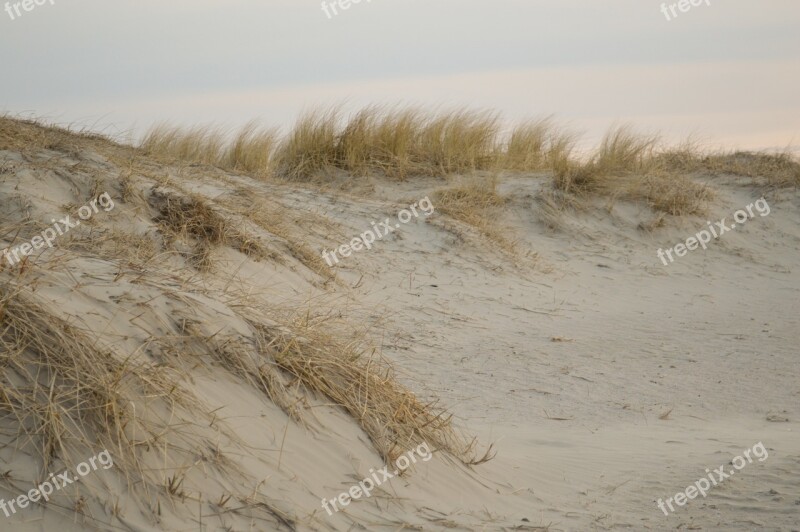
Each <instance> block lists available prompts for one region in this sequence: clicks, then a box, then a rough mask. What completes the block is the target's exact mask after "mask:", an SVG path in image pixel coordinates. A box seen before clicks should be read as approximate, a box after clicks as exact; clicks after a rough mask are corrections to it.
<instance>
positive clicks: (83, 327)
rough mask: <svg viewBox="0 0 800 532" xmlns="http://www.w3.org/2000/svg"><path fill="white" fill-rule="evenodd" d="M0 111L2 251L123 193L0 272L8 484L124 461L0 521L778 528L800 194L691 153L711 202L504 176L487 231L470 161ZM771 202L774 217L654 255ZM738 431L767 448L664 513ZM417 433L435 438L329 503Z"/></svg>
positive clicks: (789, 451) (789, 524) (79, 526)
mask: <svg viewBox="0 0 800 532" xmlns="http://www.w3.org/2000/svg"><path fill="white" fill-rule="evenodd" d="M2 120H3V125H2V131H3V135H0V140H1V141H2V142H0V248H5V247H6V246H11V245H12V244H13V245H15V246H16V245H19V243H20V242H24V241H31V239H32V238H33V237H34V236H35V235H37V234H40V233H41V232H42V231H43V230H44V229H46V228H47V227H48V226H50V225H51V224H52V222H51V219H54V218H59V219H60V218H63V217H64V216H65V215H68V214H72V215H73V218H75V217H76V216H77V215H76V214H74V213H76V212H77V211H78V209H79V208H80V207H81V206H82V205H85V204H87V203H89V202H91V200H92V199H94V198H97V197H98V195H100V194H102V193H104V192H106V193H108V195H109V196H110V197H111V198H112V199H113V201H114V207H113V209H110V210H107V211H105V210H103V209H100V210H98V212H96V213H95V214H94V215H93V216H92V217H91V219H89V220H86V221H85V222H84V223H82V224H81V225H80V226H76V227H75V228H73V229H71V230H70V231H69V232H67V233H65V234H64V235H59V237H58V238H57V239H56V240H55V244H54V246H53V247H52V248H49V247H43V248H41V249H38V250H35V251H34V252H33V253H32V254H31V256H30V257H28V258H27V260H25V261H23V263H22V264H15V265H11V264H8V262H7V261H4V262H3V264H2V266H1V267H0V315H1V316H2V318H1V319H2V322H0V325H1V326H2V329H0V360H2V367H3V374H2V381H0V385H1V386H2V388H0V407H2V409H3V416H2V418H0V427H2V431H0V440H1V441H2V444H3V445H2V446H0V462H2V463H3V464H4V467H3V471H4V472H6V473H5V475H4V476H3V477H2V478H3V482H2V483H1V484H0V485H1V486H2V489H1V490H0V492H2V493H0V497H2V498H3V499H4V500H6V501H8V500H11V499H13V498H15V497H17V496H19V495H21V494H23V493H26V492H28V490H30V489H31V488H33V487H35V486H37V485H39V484H40V483H41V482H42V481H44V480H46V478H47V477H48V476H49V474H50V473H56V472H61V471H65V470H74V468H75V466H76V464H77V463H79V462H81V461H83V460H86V459H88V458H89V457H92V456H94V455H96V454H97V453H98V452H99V451H101V450H103V449H108V451H109V453H110V454H111V456H112V457H113V458H114V467H111V468H109V469H99V470H97V471H94V472H92V473H90V474H88V475H86V476H85V477H82V478H81V479H80V482H79V483H74V484H72V485H69V486H65V487H64V489H63V490H60V491H58V492H57V493H56V494H54V496H52V498H51V500H50V501H49V502H47V503H43V502H38V503H34V504H31V505H30V506H28V507H27V508H19V509H18V510H17V511H16V512H14V513H13V514H11V515H10V516H9V517H5V516H4V515H0V529H3V530H5V529H6V528H7V527H8V529H12V530H23V531H24V530H51V529H56V528H57V529H59V530H170V531H172V530H287V529H288V530H359V529H360V530H403V529H416V530H615V529H628V530H674V529H692V530H720V529H721V530H756V529H758V530H793V529H797V528H798V523H800V483H798V481H797V479H798V475H799V474H800V438H798V431H800V425H799V424H798V419H800V408H798V404H800V402H799V400H800V369H798V363H797V344H798V340H800V334H798V330H800V320H799V318H798V311H799V310H800V297H799V296H800V273H798V272H797V264H798V259H800V223H798V221H799V220H800V217H799V216H798V214H800V194H799V193H798V190H797V187H796V186H794V187H792V186H778V185H776V184H774V183H773V184H767V183H765V182H763V181H761V180H759V179H757V176H751V177H742V176H733V175H718V176H716V177H713V178H712V177H710V176H708V175H699V174H697V173H692V174H691V175H690V176H689V177H688V178H687V179H690V180H691V183H692V184H693V185H696V186H699V185H708V186H709V187H710V188H711V189H713V191H714V198H713V199H712V200H710V202H709V207H708V210H707V212H705V213H704V214H705V216H700V215H685V216H666V217H665V216H664V215H663V213H660V212H656V211H654V209H652V208H651V207H649V206H647V204H646V203H645V202H642V201H637V200H635V199H631V198H620V197H613V196H611V197H609V196H603V195H589V196H586V197H583V198H582V199H581V201H580V204H579V205H575V206H573V207H568V206H565V205H563V204H554V203H552V202H551V200H549V199H548V198H551V196H550V194H551V193H552V181H553V180H552V175H551V174H550V173H549V172H545V171H542V172H532V171H528V172H524V173H520V172H517V173H510V172H499V173H496V174H494V175H492V176H490V177H491V178H492V179H494V180H496V183H497V194H498V197H502V198H503V202H504V204H503V207H502V208H501V209H497V210H489V211H487V212H490V213H491V220H490V221H491V226H490V225H481V224H482V223H483V222H476V221H474V220H469V219H465V218H464V216H462V215H461V213H459V212H458V211H456V210H454V209H455V208H454V207H453V206H452V205H451V206H450V208H449V209H448V204H446V203H437V202H438V200H439V199H442V198H447V197H448V196H445V195H442V193H441V189H442V188H448V187H450V188H453V189H456V188H458V187H460V186H464V187H467V186H469V183H470V181H469V180H466V181H464V179H465V178H462V177H452V176H450V177H448V178H447V179H445V178H433V177H417V178H414V179H409V180H397V179H391V178H386V177H379V176H377V175H372V174H369V175H368V176H366V177H364V178H363V179H360V180H358V181H357V182H354V181H353V180H352V179H349V178H348V177H347V176H344V177H343V176H342V175H341V174H340V173H338V174H336V176H338V177H337V178H338V179H339V180H338V181H337V180H332V181H331V182H330V183H328V184H326V185H324V186H320V185H319V184H314V183H306V182H287V181H277V180H265V179H253V178H252V177H249V176H248V175H245V174H244V173H239V172H236V171H234V170H222V169H220V168H215V167H212V166H208V165H204V164H200V163H181V162H179V161H173V162H165V161H164V160H163V159H155V158H150V157H148V156H146V155H144V154H143V153H142V151H141V150H138V149H135V148H131V147H127V146H120V145H116V144H114V143H111V142H109V141H106V140H105V139H102V138H96V137H87V136H79V135H74V134H71V133H68V132H64V131H56V130H50V129H47V128H44V127H42V126H39V125H35V124H30V123H23V122H17V121H12V120H8V119H2ZM479 175H483V174H479ZM484 177H486V179H489V178H490V177H487V176H484ZM465 183H466V184H465ZM459 190H461V189H459ZM693 190H694V189H693ZM762 196H763V197H764V198H765V200H767V201H768V202H769V206H770V213H769V215H768V216H756V217H754V218H753V219H752V220H750V221H749V222H748V223H746V224H744V225H742V226H741V227H739V228H737V229H736V231H732V232H729V233H728V234H725V235H724V236H722V237H720V238H719V239H717V240H715V241H714V242H713V243H712V244H711V245H710V247H709V249H707V250H702V249H697V250H694V251H692V252H690V253H688V254H687V255H686V256H684V257H681V258H680V259H679V260H677V261H676V262H675V263H673V264H670V265H669V266H664V265H663V264H662V263H661V261H660V260H659V259H658V257H657V256H656V250H657V249H659V248H664V247H670V246H673V245H674V244H675V243H676V242H681V241H684V240H685V239H686V238H687V237H689V236H691V235H693V234H695V233H696V232H697V231H698V230H699V229H702V228H703V227H705V226H706V221H707V220H719V219H722V218H724V217H728V218H730V216H731V213H733V212H734V211H736V210H737V209H740V208H742V207H744V206H746V205H748V204H750V203H752V202H753V201H755V200H757V199H759V198H761V197H762ZM424 197H430V198H431V200H432V203H433V206H434V207H435V209H436V210H435V212H434V213H433V214H431V215H430V216H420V217H417V218H414V219H413V220H411V221H410V222H409V223H407V224H403V225H402V226H399V227H398V228H397V229H396V230H395V231H394V232H393V233H392V234H390V235H387V236H386V238H383V239H381V240H380V241H379V242H376V243H375V245H374V246H373V248H372V249H370V250H365V251H361V252H358V253H353V254H352V256H350V257H348V258H347V259H346V260H343V261H342V262H341V263H340V264H339V265H337V266H336V267H334V268H330V267H328V266H327V265H326V264H325V262H324V261H323V260H322V259H321V251H322V250H323V249H330V248H332V247H334V246H338V245H340V244H341V243H344V242H348V241H349V240H350V239H351V238H353V237H355V236H357V235H359V234H360V233H361V232H363V231H364V230H365V229H366V228H368V227H370V223H371V222H373V221H375V222H378V221H383V220H384V219H386V218H392V219H394V218H395V217H396V215H397V213H398V212H399V211H400V210H402V209H404V208H406V207H408V206H409V205H410V204H412V203H414V202H417V201H419V200H420V199H421V198H424ZM443 201H445V200H443ZM487 208H488V207H487ZM470 222H473V223H470ZM487 223H488V222H487ZM392 368H394V372H392ZM434 402H437V403H436V404H433V405H432V403H434ZM448 412H449V413H452V414H453V416H454V418H453V420H452V424H451V423H450V420H449V418H448ZM473 436H477V440H473V439H472V437H473ZM757 442H763V444H764V446H765V447H766V449H767V450H768V451H769V458H768V459H766V460H764V461H763V462H760V461H754V462H753V463H751V464H748V465H747V466H746V467H744V468H743V469H742V470H741V471H737V472H736V475H735V476H734V477H733V478H731V479H728V480H726V481H725V482H724V483H721V484H720V485H719V486H715V487H714V488H713V489H712V490H710V491H709V493H708V495H707V497H706V498H697V499H695V500H692V501H689V502H688V504H686V505H685V506H682V507H677V508H676V511H675V512H674V513H673V514H671V515H669V516H665V515H664V514H663V513H662V511H661V510H660V509H659V508H658V506H657V504H656V501H657V500H658V499H660V498H663V499H666V498H668V497H672V496H674V495H675V493H677V492H679V491H682V490H684V489H685V487H686V486H689V485H691V484H692V483H693V482H695V481H696V480H697V479H698V478H700V477H701V476H703V475H705V474H706V473H705V470H706V469H714V468H717V467H719V466H721V465H726V467H728V466H727V464H728V462H729V461H730V460H731V458H733V457H734V456H736V455H737V454H739V453H741V452H742V450H743V449H747V448H749V447H752V446H753V445H754V444H756V443H757ZM420 443H426V444H428V445H430V448H431V449H432V450H433V458H432V459H431V460H429V461H424V462H423V461H419V462H417V463H416V464H414V465H413V466H412V467H411V469H410V470H409V471H408V472H407V473H406V474H403V475H402V476H398V477H396V478H393V479H391V480H387V481H386V483H384V484H381V486H379V488H378V489H376V490H375V492H374V493H373V494H372V496H371V497H369V498H362V499H361V500H357V501H353V502H352V503H350V504H349V505H348V506H347V507H346V508H344V509H342V511H339V512H336V513H334V514H333V515H328V514H327V513H326V511H325V510H324V509H323V506H322V504H321V500H322V499H323V498H325V499H328V500H330V499H333V498H336V497H337V496H338V495H339V494H340V493H342V492H344V491H347V490H349V489H350V488H351V487H352V486H353V485H357V483H358V482H359V481H360V480H362V479H364V478H366V477H368V476H370V475H371V474H372V473H371V470H378V469H380V468H382V467H384V465H389V464H391V463H392V462H393V461H394V460H395V459H396V458H397V457H398V456H400V455H401V454H402V453H405V452H407V451H408V450H409V449H412V448H413V447H414V446H415V445H418V444H420ZM490 445H491V446H492V447H490ZM487 452H488V453H489V454H488V456H487V455H486V453H487ZM495 453H496V456H494V455H495ZM491 456H494V458H493V459H491V460H488V461H483V459H484V458H489V457H491Z"/></svg>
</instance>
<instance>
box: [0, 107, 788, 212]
mask: <svg viewBox="0 0 800 532" xmlns="http://www.w3.org/2000/svg"><path fill="white" fill-rule="evenodd" d="M501 131H502V128H501V127H500V119H499V116H498V114H497V113H492V112H489V111H474V110H469V109H463V108H462V109H453V110H449V111H441V112H426V111H424V110H421V109H419V108H414V107H386V106H376V105H373V106H368V107H365V108H363V109H361V110H359V111H357V112H355V113H353V114H352V115H350V116H349V117H347V118H345V113H344V112H343V111H342V110H341V109H339V108H335V107H332V108H327V109H317V110H313V111H309V112H307V113H305V114H303V115H302V116H301V117H300V118H299V119H298V121H297V122H296V123H295V125H294V127H293V128H292V129H291V130H290V132H289V133H288V134H287V135H286V136H284V137H278V135H277V134H276V133H275V131H274V130H260V129H258V128H257V127H256V126H255V124H254V123H250V124H248V125H247V126H245V127H244V128H243V129H242V131H241V132H240V133H239V134H238V135H237V136H236V137H235V138H234V139H233V140H232V141H225V136H224V135H223V134H222V132H221V131H220V130H218V129H214V128H208V127H207V128H202V127H198V128H189V129H186V130H181V129H179V128H174V127H169V126H166V125H163V124H162V125H157V126H155V127H154V128H153V129H152V130H151V131H150V132H149V133H148V134H147V135H146V136H145V137H144V139H143V141H142V143H141V145H140V147H141V148H142V149H143V150H144V151H145V153H147V154H149V155H154V156H162V157H171V158H173V159H178V160H182V161H187V162H193V163H206V164H214V165H216V166H219V167H221V168H224V169H228V170H237V171H241V172H244V173H248V174H251V175H254V176H256V177H262V178H263V177H279V178H285V179H289V180H296V181H310V180H321V179H325V178H326V177H330V175H331V174H330V172H331V171H335V170H339V171H344V172H347V173H348V174H350V175H352V176H366V175H369V174H377V175H385V176H389V177H394V178H398V179H406V178H408V177H412V176H434V177H444V176H448V175H452V174H470V173H473V172H475V171H479V170H493V171H499V170H507V171H512V172H542V171H552V172H553V184H554V186H555V187H556V188H557V189H558V190H561V191H564V192H567V193H575V194H585V193H590V192H593V191H598V190H599V189H603V188H607V187H606V185H607V184H608V183H609V182H610V181H613V180H614V179H618V178H620V177H624V176H631V175H634V174H639V175H640V176H645V175H650V174H654V173H670V174H676V175H677V174H684V175H687V174H694V173H705V174H711V175H720V174H731V175H740V176H747V177H752V178H754V179H765V180H766V181H767V182H768V183H769V184H772V185H776V186H797V185H798V184H800V162H798V161H797V159H796V157H793V156H792V155H790V154H789V153H788V152H784V153H778V154H768V153H752V152H735V153H703V152H702V151H701V149H700V148H699V145H698V144H697V143H696V142H691V141H687V142H684V143H683V144H681V145H679V146H677V147H674V148H669V149H661V148H660V147H659V144H658V137H657V136H656V135H639V134H636V133H635V132H634V131H633V130H632V129H631V128H630V127H629V126H624V125H623V126H615V127H612V128H611V129H610V130H609V131H608V132H607V133H606V135H605V136H604V137H603V139H602V141H601V143H600V144H599V146H598V147H597V148H596V149H595V150H594V152H592V153H591V154H589V155H588V156H585V157H577V156H575V147H576V143H577V136H576V135H574V134H572V133H569V132H566V131H564V130H562V129H560V128H558V127H557V126H556V125H555V124H554V121H553V119H552V118H544V119H538V120H528V121H524V122H522V123H520V124H517V125H516V126H515V127H513V128H512V129H511V130H510V133H509V134H508V135H507V136H504V135H502V134H501ZM1 138H2V130H1V129H0V139H1ZM669 210H672V211H675V209H669ZM678 210H680V209H678ZM690 210H691V209H690Z"/></svg>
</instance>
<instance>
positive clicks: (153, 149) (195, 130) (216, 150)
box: [140, 124, 226, 165]
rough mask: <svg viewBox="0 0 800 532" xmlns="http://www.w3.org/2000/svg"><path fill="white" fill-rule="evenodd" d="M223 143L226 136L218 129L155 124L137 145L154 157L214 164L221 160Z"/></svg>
mask: <svg viewBox="0 0 800 532" xmlns="http://www.w3.org/2000/svg"><path fill="white" fill-rule="evenodd" d="M225 144H226V140H225V135H224V133H223V132H222V130H220V129H219V128H214V127H209V126H194V127H191V128H189V129H182V128H180V127H177V126H170V125H168V124H158V125H156V126H154V127H153V128H152V129H150V131H148V132H147V134H146V135H145V137H144V139H143V140H142V142H141V145H140V147H141V148H142V150H143V151H144V152H145V153H146V154H147V155H150V156H153V157H161V158H170V159H177V160H179V161H183V162H186V163H199V164H209V165H216V164H219V163H220V162H221V161H222V159H223V155H224V152H225Z"/></svg>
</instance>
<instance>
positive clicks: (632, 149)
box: [553, 126, 658, 194]
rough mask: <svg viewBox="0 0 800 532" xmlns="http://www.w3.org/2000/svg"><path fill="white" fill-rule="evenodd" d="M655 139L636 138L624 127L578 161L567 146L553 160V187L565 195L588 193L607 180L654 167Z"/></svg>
mask: <svg viewBox="0 0 800 532" xmlns="http://www.w3.org/2000/svg"><path fill="white" fill-rule="evenodd" d="M657 140H658V139H657V138H656V137H654V136H640V135H636V134H635V133H633V132H632V131H631V129H630V128H629V127H627V126H618V127H614V128H612V129H611V130H609V132H608V133H606V135H605V136H604V137H603V140H602V141H601V143H600V146H599V147H598V149H597V150H596V151H595V152H594V153H593V154H592V155H591V156H590V157H589V158H588V160H586V161H583V162H579V161H576V160H575V159H574V158H573V157H572V149H571V146H570V145H567V146H565V147H564V148H563V149H562V150H561V152H560V153H559V155H558V156H557V157H556V158H554V160H553V171H554V181H553V183H554V185H555V187H556V188H557V189H559V190H562V191H564V192H573V193H578V194H580V193H587V192H592V191H595V190H597V189H599V188H603V187H604V186H605V185H607V181H608V180H610V179H614V178H618V177H620V176H625V175H631V174H634V173H639V174H643V173H647V172H648V171H649V170H650V169H651V168H653V163H652V162H653V154H654V152H655V147H656V142H657Z"/></svg>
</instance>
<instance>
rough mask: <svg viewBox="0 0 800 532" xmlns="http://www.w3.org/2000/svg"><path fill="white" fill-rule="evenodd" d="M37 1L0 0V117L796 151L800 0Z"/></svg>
mask: <svg viewBox="0 0 800 532" xmlns="http://www.w3.org/2000/svg"><path fill="white" fill-rule="evenodd" d="M17 1H19V0H17ZM39 1H43V2H44V3H43V5H39V6H37V5H35V4H34V5H33V8H32V9H31V10H30V11H25V10H24V9H23V8H22V7H21V5H20V14H19V15H18V14H17V13H16V12H15V11H14V5H13V4H15V3H17V2H16V1H12V2H9V3H5V0H0V8H2V9H3V10H2V11H0V51H1V52H2V58H3V60H2V65H1V66H0V113H7V114H9V115H11V116H23V117H34V118H41V119H45V120H47V121H50V122H55V123H58V124H63V125H67V124H70V125H72V126H73V127H77V128H88V129H92V130H95V131H99V132H104V133H106V134H108V135H112V136H115V137H119V138H122V139H126V138H127V139H132V140H135V139H136V138H138V137H139V136H140V135H141V134H142V133H143V132H144V131H145V130H146V129H147V128H148V127H150V126H151V125H153V124H154V123H156V122H162V121H168V122H171V123H175V124H180V125H193V124H206V123H214V124H219V125H222V126H225V127H231V128H235V127H237V126H240V125H242V124H244V123H245V122H247V121H249V120H251V119H257V120H259V121H260V122H261V123H263V124H265V125H275V126H280V127H283V128H287V127H289V126H290V124H291V123H292V121H293V119H294V118H296V117H297V116H298V115H299V114H300V113H301V112H303V111H304V110H307V109H311V108H316V107H320V106H327V105H335V104H341V105H343V106H344V107H345V109H347V110H352V109H356V108H358V107H359V106H362V105H366V104H369V103H389V104H412V105H419V106H422V107H428V108H431V109H447V108H452V107H457V106H467V107H471V108H476V109H492V110H496V111H499V112H500V113H502V116H503V118H504V120H505V121H507V122H508V123H513V122H515V121H520V120H523V119H527V118H535V117H541V116H549V115H553V116H554V117H555V118H556V120H557V121H559V122H561V123H563V124H564V126H565V127H567V128H569V129H571V130H573V131H576V132H580V133H582V134H583V136H584V137H583V138H584V140H585V142H596V141H597V139H599V137H600V136H601V135H602V133H603V132H604V131H605V130H607V129H608V128H609V127H610V126H612V125H615V124H620V123H627V124H631V125H633V126H634V127H635V128H636V129H638V130H640V131H642V132H646V133H652V132H659V133H661V134H662V135H663V136H664V137H665V138H666V139H668V140H674V141H676V142H677V141H678V140H680V139H683V138H686V137H688V136H691V137H692V138H695V139H697V140H700V141H702V142H703V143H705V144H707V145H710V146H714V147H730V148H750V149H762V148H776V149H780V148H784V147H787V146H789V145H793V146H797V145H800V98H798V96H797V95H798V94H800V68H798V67H800V31H798V28H800V24H799V23H800V1H798V0H702V2H700V5H698V6H691V7H690V8H689V9H688V11H685V12H683V11H681V10H680V9H679V8H678V6H677V4H678V0H674V1H670V2H661V1H655V0H492V1H491V2H490V1H488V0H485V1H478V0H371V1H368V0H362V1H361V2H360V3H358V4H351V5H350V7H349V8H348V9H346V10H344V9H342V8H341V7H336V14H335V15H334V14H333V12H332V11H333V8H331V7H329V6H328V7H326V9H327V11H328V13H329V15H326V12H325V10H323V8H322V2H321V1H320V0H224V1H223V0H217V1H210V0H168V1H165V0H158V1H156V0H114V1H113V2H112V1H108V0H105V1H100V0H39ZM338 1H339V0H326V1H325V4H329V3H334V4H338ZM685 1H686V2H687V4H688V0H685ZM670 5H675V13H676V15H677V16H673V14H672V13H670ZM688 5H691V4H688ZM6 8H7V9H8V10H9V11H10V13H9V11H6V10H5V9H6ZM662 9H663V10H662ZM664 11H666V14H665V13H664ZM668 18H669V20H668Z"/></svg>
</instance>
